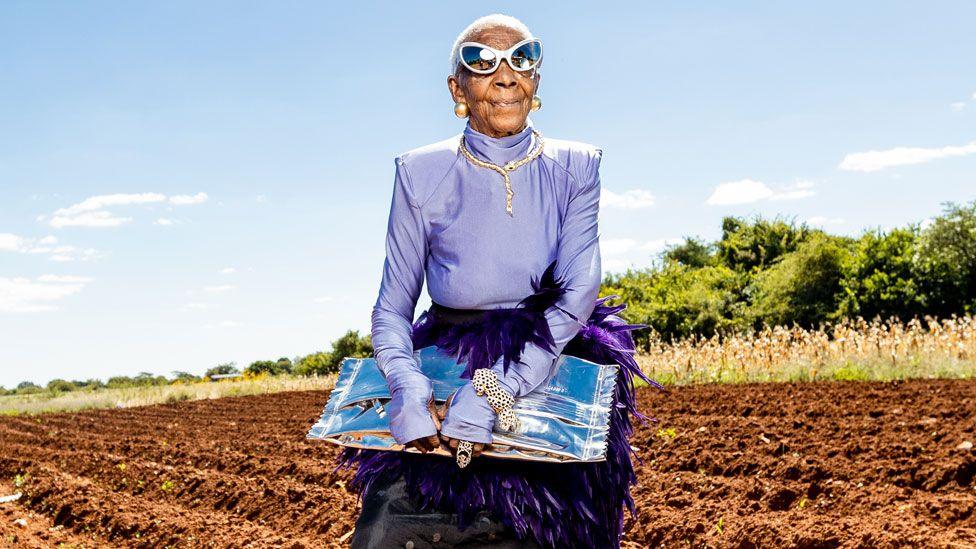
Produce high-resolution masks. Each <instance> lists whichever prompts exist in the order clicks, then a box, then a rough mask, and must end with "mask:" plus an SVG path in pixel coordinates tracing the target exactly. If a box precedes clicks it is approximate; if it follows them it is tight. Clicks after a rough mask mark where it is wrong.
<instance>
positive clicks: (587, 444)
mask: <svg viewBox="0 0 976 549" xmlns="http://www.w3.org/2000/svg"><path fill="white" fill-rule="evenodd" d="M414 359H415V360H417V361H418V364H419V365H420V369H421V371H423V372H424V374H425V375H426V376H427V377H428V378H429V379H430V380H431V383H432V384H433V387H434V400H435V401H436V402H437V403H438V404H440V403H443V402H444V401H446V400H447V398H448V397H449V396H450V395H451V394H453V393H454V391H455V390H457V389H458V388H459V387H461V386H462V385H463V384H464V383H466V382H467V380H464V379H461V377H460V375H461V372H463V371H464V363H463V362H462V363H458V362H457V361H456V359H455V358H453V357H451V356H450V355H447V354H445V353H443V352H441V351H440V350H439V349H438V348H437V347H435V346H429V347H424V348H422V349H419V350H417V351H415V352H414ZM618 369H619V366H618V365H616V364H596V363H594V362H590V361H588V360H583V359H581V358H577V357H574V356H568V355H560V356H559V358H558V359H557V360H556V367H555V369H554V371H553V374H552V375H551V376H550V378H549V379H548V380H547V381H546V382H545V383H544V384H543V385H542V386H540V387H539V388H538V389H536V390H535V391H533V392H532V393H529V394H527V395H525V396H522V397H520V398H518V399H516V401H515V406H514V409H515V411H516V413H517V414H518V417H519V420H520V422H521V427H520V429H519V431H518V432H517V433H512V432H499V431H497V430H496V431H495V432H493V433H492V439H493V442H492V445H491V446H490V447H489V449H486V450H485V451H484V453H483V454H482V455H485V456H493V457H498V458H508V459H521V460H530V461H548V462H571V461H603V460H605V459H606V449H607V431H608V430H609V427H610V406H611V404H612V402H613V390H614V386H615V385H616V381H617V370H618ZM389 400H390V390H389V387H388V386H387V383H386V378H384V377H383V374H382V373H381V372H380V370H379V368H378V367H377V366H376V360H375V359H373V358H347V359H345V360H343V361H342V367H341V369H340V371H339V379H338V381H336V385H335V388H334V389H333V390H332V394H331V395H330V396H329V401H328V402H327V403H326V405H325V410H324V411H323V412H322V417H321V418H320V419H319V420H318V422H317V423H316V424H315V425H314V426H312V428H311V429H310V430H309V432H308V435H307V436H306V438H310V439H321V440H325V441H327V442H331V443H333V444H338V445H340V446H351V447H353V448H366V449H371V450H399V451H404V450H405V451H408V452H418V450H416V449H414V448H408V449H405V448H404V446H403V445H401V444H397V442H396V441H395V440H394V439H393V437H392V435H390V425H389V420H388V418H387V415H386V409H385V407H386V404H387V403H388V402H389ZM433 453H438V454H442V455H445V456H450V452H449V451H448V450H446V449H444V448H439V449H438V450H436V451H435V452H433Z"/></svg>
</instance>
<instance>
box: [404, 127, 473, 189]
mask: <svg viewBox="0 0 976 549" xmlns="http://www.w3.org/2000/svg"><path fill="white" fill-rule="evenodd" d="M461 135H462V134H460V133H459V134H456V135H453V136H451V137H448V138H447V139H443V140H441V141H437V142H436V143H431V144H429V145H424V146H422V147H417V148H415V149H410V150H409V151H407V152H405V153H402V154H400V155H398V156H397V157H396V159H395V160H396V165H397V170H400V169H405V171H406V173H407V177H408V178H409V179H410V184H411V187H412V194H413V196H414V197H415V199H416V200H417V203H418V204H424V203H425V202H427V199H428V198H430V196H431V195H432V194H433V192H434V189H436V188H437V185H438V184H440V182H441V181H443V180H444V177H445V176H446V175H447V172H449V171H450V170H451V168H452V167H453V166H454V163H455V162H457V160H458V158H460V155H459V154H458V145H459V143H460V141H461Z"/></svg>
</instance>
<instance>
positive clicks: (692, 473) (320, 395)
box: [0, 381, 976, 548]
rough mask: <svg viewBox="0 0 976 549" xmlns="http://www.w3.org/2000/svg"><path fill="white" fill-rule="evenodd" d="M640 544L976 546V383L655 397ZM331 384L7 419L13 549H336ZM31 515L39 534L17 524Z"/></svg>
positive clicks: (639, 492) (345, 524)
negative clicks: (324, 435)
mask: <svg viewBox="0 0 976 549" xmlns="http://www.w3.org/2000/svg"><path fill="white" fill-rule="evenodd" d="M640 398H641V403H642V408H643V409H644V410H646V411H647V412H648V413H650V415H652V416H654V417H656V418H658V419H659V422H658V423H657V424H653V425H650V426H647V427H644V428H642V429H640V430H639V431H638V432H637V433H636V435H635V437H634V438H633V440H632V442H633V444H634V446H636V447H638V448H639V455H640V456H641V458H642V460H643V464H641V465H640V468H639V476H640V482H641V484H640V486H639V487H638V488H637V489H636V497H637V499H638V506H639V516H638V517H637V518H636V519H632V520H629V521H628V523H627V537H626V544H625V546H627V547H648V546H652V547H653V546H663V547H689V546H691V547H699V546H709V547H920V546H921V547H960V548H961V547H976V513H974V511H976V482H974V478H973V477H974V474H976V452H974V451H973V450H971V449H965V446H963V447H960V443H963V442H964V441H971V442H976V381H912V382H905V383H857V382H854V383H813V384H750V385H743V386H698V387H692V388H678V389H673V390H672V391H671V393H670V394H663V393H660V392H658V391H655V390H653V389H642V390H641V394H640ZM325 400H326V393H325V392H295V393H279V394H274V395H264V396H256V397H238V398H225V399H221V400H213V401H195V402H182V403H177V404H171V405H160V406H147V407H143V408H133V409H126V410H99V411H89V412H83V413H62V414H55V415H47V416H42V417H38V418H27V417H21V418H9V417H8V418H2V419H0V496H3V495H7V494H10V493H13V492H14V491H16V490H18V488H16V487H15V486H14V482H15V480H14V479H15V476H17V475H25V474H26V475H27V476H26V479H23V477H22V480H21V481H19V483H20V484H21V487H20V488H19V490H22V491H23V492H24V496H23V497H22V498H21V499H20V500H19V501H17V502H12V503H0V520H2V523H0V536H2V538H0V542H2V543H5V544H7V545H14V546H18V547H52V546H57V544H58V543H65V544H76V546H79V547H80V546H84V547H96V546H97V547H104V546H123V547H164V546H167V545H168V546H170V547H200V546H202V547H208V546H213V547H295V548H298V547H323V546H342V545H343V543H344V542H345V541H346V540H348V538H349V535H350V532H351V530H352V525H353V521H354V520H355V516H356V513H357V502H356V497H355V496H354V495H351V494H349V493H347V492H346V490H345V488H344V484H345V480H346V479H347V478H348V474H346V473H341V474H333V473H332V469H333V460H334V458H335V455H336V448H334V447H332V446H329V445H325V444H322V443H319V442H317V441H307V440H306V439H305V438H304V436H305V433H306V431H307V430H308V428H309V427H310V426H311V425H312V423H313V422H314V421H315V420H316V418H317V417H318V414H319V412H320V410H321V408H322V406H323V405H324V403H325ZM19 518H23V519H26V525H18V524H15V522H14V521H15V520H17V519H19Z"/></svg>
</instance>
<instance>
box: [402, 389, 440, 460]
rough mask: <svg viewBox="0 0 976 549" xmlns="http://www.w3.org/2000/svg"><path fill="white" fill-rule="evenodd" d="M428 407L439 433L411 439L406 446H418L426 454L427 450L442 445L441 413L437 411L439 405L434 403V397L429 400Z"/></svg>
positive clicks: (431, 450) (429, 450) (432, 449)
mask: <svg viewBox="0 0 976 549" xmlns="http://www.w3.org/2000/svg"><path fill="white" fill-rule="evenodd" d="M427 409H428V410H430V417H431V419H433V420H434V425H435V426H436V427H437V433H435V434H433V435H430V436H429V437H422V438H418V439H415V440H411V441H410V442H408V443H407V444H406V445H405V446H406V447H407V448H416V449H417V450H420V453H422V454H426V453H427V452H433V451H434V450H436V449H437V448H438V447H440V445H441V439H440V431H441V419H443V418H442V417H441V416H440V413H439V412H438V411H437V406H436V405H434V398H433V397H431V399H430V401H429V402H427Z"/></svg>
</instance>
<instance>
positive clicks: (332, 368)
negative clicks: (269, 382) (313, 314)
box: [294, 330, 373, 375]
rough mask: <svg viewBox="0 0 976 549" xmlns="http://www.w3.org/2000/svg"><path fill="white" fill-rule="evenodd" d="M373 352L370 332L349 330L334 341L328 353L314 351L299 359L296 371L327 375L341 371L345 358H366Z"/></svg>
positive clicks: (300, 373)
mask: <svg viewBox="0 0 976 549" xmlns="http://www.w3.org/2000/svg"><path fill="white" fill-rule="evenodd" d="M372 354H373V343H372V339H371V338H370V336H369V334H366V336H360V335H359V330H349V331H347V332H346V333H345V334H343V335H342V337H340V338H339V339H337V340H335V341H333V342H332V350H331V351H329V352H327V353H313V354H311V355H308V356H305V357H302V358H301V359H299V361H298V364H297V365H296V366H295V368H294V372H295V373H296V374H299V375H312V374H317V375H326V374H334V373H336V372H338V371H339V368H340V366H341V365H342V361H343V359H345V358H365V357H368V356H371V355H372Z"/></svg>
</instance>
